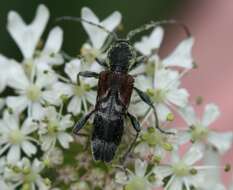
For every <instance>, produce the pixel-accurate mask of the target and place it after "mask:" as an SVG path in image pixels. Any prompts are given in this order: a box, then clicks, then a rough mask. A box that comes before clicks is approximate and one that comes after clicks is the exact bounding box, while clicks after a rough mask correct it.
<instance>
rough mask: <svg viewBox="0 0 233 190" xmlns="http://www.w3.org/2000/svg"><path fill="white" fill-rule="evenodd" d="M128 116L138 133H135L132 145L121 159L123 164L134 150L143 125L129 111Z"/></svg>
mask: <svg viewBox="0 0 233 190" xmlns="http://www.w3.org/2000/svg"><path fill="white" fill-rule="evenodd" d="M127 116H128V117H129V119H130V121H131V124H132V125H133V128H134V129H135V131H136V132H137V134H136V135H135V138H134V140H133V142H132V143H131V145H130V147H129V148H128V150H127V151H126V152H125V154H124V155H123V157H122V158H121V160H120V162H121V164H123V163H124V162H125V160H126V158H127V156H128V155H129V153H130V152H131V151H132V149H133V147H134V146H135V144H136V142H137V138H138V136H139V133H140V131H141V127H140V124H139V122H138V120H137V119H136V118H135V117H134V116H133V115H131V114H130V113H129V112H127Z"/></svg>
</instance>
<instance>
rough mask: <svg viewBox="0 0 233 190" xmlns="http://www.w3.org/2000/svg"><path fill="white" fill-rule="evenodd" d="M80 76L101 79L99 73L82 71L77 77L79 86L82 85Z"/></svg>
mask: <svg viewBox="0 0 233 190" xmlns="http://www.w3.org/2000/svg"><path fill="white" fill-rule="evenodd" d="M80 76H82V77H86V78H96V79H98V78H99V73H96V72H92V71H81V72H79V73H78V75H77V84H78V85H80Z"/></svg>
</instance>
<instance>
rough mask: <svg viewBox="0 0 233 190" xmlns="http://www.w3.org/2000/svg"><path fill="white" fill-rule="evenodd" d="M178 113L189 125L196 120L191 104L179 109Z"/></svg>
mask: <svg viewBox="0 0 233 190" xmlns="http://www.w3.org/2000/svg"><path fill="white" fill-rule="evenodd" d="M180 114H181V116H182V117H183V119H184V120H185V121H186V123H187V124H188V125H189V126H191V125H193V124H195V123H196V121H197V118H196V114H195V111H194V109H193V107H192V106H187V107H184V108H182V109H180Z"/></svg>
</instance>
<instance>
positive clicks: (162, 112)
mask: <svg viewBox="0 0 233 190" xmlns="http://www.w3.org/2000/svg"><path fill="white" fill-rule="evenodd" d="M156 110H157V114H158V117H159V120H161V121H166V119H167V115H168V114H169V113H172V111H171V110H170V109H169V108H168V107H167V106H166V105H165V104H158V105H157V106H156Z"/></svg>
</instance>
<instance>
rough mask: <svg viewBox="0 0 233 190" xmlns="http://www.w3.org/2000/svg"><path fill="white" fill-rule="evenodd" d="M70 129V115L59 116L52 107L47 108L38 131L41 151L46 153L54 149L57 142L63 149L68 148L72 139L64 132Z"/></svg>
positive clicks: (71, 123)
mask: <svg viewBox="0 0 233 190" xmlns="http://www.w3.org/2000/svg"><path fill="white" fill-rule="evenodd" d="M70 127H73V121H72V120H71V115H65V116H61V114H60V113H57V111H56V109H55V108H54V107H47V108H46V110H45V118H44V120H43V121H42V122H41V124H40V129H39V134H40V140H41V142H42V145H41V146H42V149H43V150H44V151H48V150H49V149H51V148H54V147H55V145H56V141H57V140H58V142H59V143H60V145H61V146H62V147H63V148H66V149H67V148H69V143H70V142H72V141H73V137H72V136H71V135H70V134H69V133H67V132H66V130H67V129H68V128H70Z"/></svg>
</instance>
